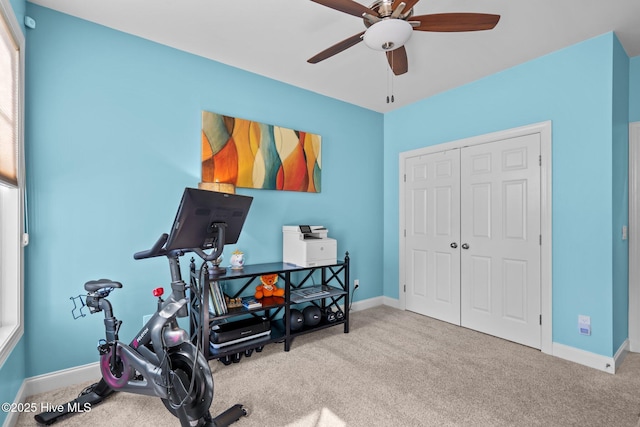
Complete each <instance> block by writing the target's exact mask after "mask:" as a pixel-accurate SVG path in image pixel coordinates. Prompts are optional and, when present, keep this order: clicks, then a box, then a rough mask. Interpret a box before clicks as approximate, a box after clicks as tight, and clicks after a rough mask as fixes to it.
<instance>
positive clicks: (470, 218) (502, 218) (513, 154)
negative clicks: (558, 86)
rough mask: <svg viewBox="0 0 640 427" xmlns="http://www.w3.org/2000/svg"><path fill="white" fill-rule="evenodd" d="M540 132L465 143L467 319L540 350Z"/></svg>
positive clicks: (464, 311)
mask: <svg viewBox="0 0 640 427" xmlns="http://www.w3.org/2000/svg"><path fill="white" fill-rule="evenodd" d="M539 157H540V135H539V134H532V135H526V136H520V137H517V138H510V139H506V140H503V141H496V142H491V143H487V144H479V145H474V146H470V147H465V148H463V149H462V150H461V166H460V173H461V176H460V188H461V193H460V196H461V202H460V212H461V214H460V219H461V221H460V229H461V231H460V232H461V246H460V247H461V250H460V257H461V258H460V263H461V266H462V267H461V291H460V292H461V325H462V326H465V327H468V328H471V329H474V330H477V331H481V332H484V333H488V334H491V335H494V336H497V337H501V338H505V339H508V340H510V341H514V342H518V343H521V344H524V345H527V346H531V347H535V348H540V322H539V316H540V250H541V246H540V164H539Z"/></svg>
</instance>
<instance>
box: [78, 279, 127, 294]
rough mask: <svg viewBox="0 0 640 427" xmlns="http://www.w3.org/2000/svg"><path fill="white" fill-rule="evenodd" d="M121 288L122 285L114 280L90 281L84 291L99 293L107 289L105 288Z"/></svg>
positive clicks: (85, 285)
mask: <svg viewBox="0 0 640 427" xmlns="http://www.w3.org/2000/svg"><path fill="white" fill-rule="evenodd" d="M121 287H122V283H120V282H114V281H113V280H109V279H99V280H90V281H88V282H87V283H85V284H84V289H85V291H87V292H96V291H99V290H100V289H105V288H121Z"/></svg>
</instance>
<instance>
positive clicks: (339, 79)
mask: <svg viewBox="0 0 640 427" xmlns="http://www.w3.org/2000/svg"><path fill="white" fill-rule="evenodd" d="M30 2H31V3H35V4H38V5H41V6H45V7H48V8H51V9H55V10H58V11H60V12H63V13H67V14H70V15H73V16H77V17H79V18H82V19H86V20H88V21H92V22H96V23H98V24H101V25H104V26H107V27H111V28H114V29H117V30H120V31H124V32H126V33H130V34H134V35H137V36H140V37H143V38H145V39H149V40H153V41H155V42H158V43H162V44H165V45H168V46H171V47H174V48H177V49H180V50H184V51H187V52H190V53H193V54H196V55H200V56H203V57H206V58H210V59H213V60H215V61H219V62H221V63H224V64H228V65H231V66H234V67H237V68H241V69H243V70H247V71H250V72H253V73H256V74H260V75H263V76H266V77H270V78H272V79H275V80H279V81H282V82H285V83H289V84H291V85H294V86H298V87H301V88H304V89H308V90H310V91H313V92H317V93H320V94H323V95H326V96H330V97H332V98H336V99H340V100H343V101H346V102H349V103H352V104H355V105H358V106H361V107H364V108H368V109H371V110H374V111H378V112H387V111H391V110H394V109H397V108H399V107H402V106H404V105H407V104H410V103H412V102H415V101H417V100H419V99H422V98H425V97H429V96H432V95H434V94H437V93H439V92H443V91H445V90H448V89H451V88H454V87H457V86H460V85H463V84H465V83H469V82H471V81H474V80H477V79H480V78H482V77H484V76H487V75H490V74H493V73H496V72H498V71H501V70H504V69H506V68H509V67H512V66H514V65H517V64H520V63H523V62H525V61H528V60H530V59H533V58H536V57H539V56H542V55H544V54H547V53H550V52H553V51H555V50H558V49H561V48H564V47H567V46H570V45H572V44H575V43H578V42H580V41H583V40H586V39H588V38H591V37H595V36H598V35H600V34H603V33H606V32H609V31H615V33H616V34H617V36H618V38H619V39H620V41H621V43H622V45H623V46H624V48H625V50H626V52H627V54H628V55H629V56H630V57H634V56H638V55H640V22H639V21H640V1H639V0H421V1H420V2H419V3H418V4H417V5H416V6H415V7H414V15H425V14H430V13H442V12H481V13H491V14H498V15H501V19H500V22H499V23H498V25H497V26H496V28H495V29H493V30H491V31H478V32H469V33H431V32H422V31H414V32H413V35H412V37H411V39H410V40H409V42H408V43H407V44H406V50H407V56H408V58H409V72H408V73H407V74H404V75H401V76H396V77H391V76H392V75H391V73H390V72H389V67H388V65H387V62H386V58H385V55H384V53H383V52H378V51H374V50H371V49H369V48H368V47H367V46H366V45H365V44H364V43H359V44H357V45H356V46H354V47H351V48H349V49H347V50H346V51H344V52H341V53H339V54H337V55H335V56H333V57H331V58H329V59H326V60H325V61H322V62H320V63H318V64H315V65H312V64H308V63H307V62H306V61H307V59H308V58H310V57H312V56H313V55H315V54H316V53H318V52H320V51H322V50H324V49H326V48H328V47H329V46H331V45H333V44H335V43H337V42H339V41H341V40H343V39H345V38H347V37H349V36H352V35H354V34H356V33H359V32H361V31H363V30H364V29H365V27H364V25H363V22H362V19H360V18H358V17H355V16H351V15H348V14H346V13H342V12H339V11H337V10H334V9H330V8H328V7H325V6H322V5H320V4H317V3H314V2H312V1H310V0H233V1H222V0H180V1H158V0H108V1H107V0H81V1H78V0H30ZM358 2H359V3H362V4H364V5H365V6H369V5H371V4H372V3H373V0H358ZM389 93H393V94H394V98H395V102H394V103H387V102H386V97H387V95H388V94H389Z"/></svg>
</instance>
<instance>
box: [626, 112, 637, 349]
mask: <svg viewBox="0 0 640 427" xmlns="http://www.w3.org/2000/svg"><path fill="white" fill-rule="evenodd" d="M639 179H640V122H634V123H629V350H630V351H634V352H640V283H639V281H640V268H638V263H636V262H633V260H637V259H638V255H639V254H640V233H636V230H639V229H640V221H639V219H638V215H639V214H640V200H639V199H640V198H639V197H638V192H639V191H640V183H639V182H638V180H639Z"/></svg>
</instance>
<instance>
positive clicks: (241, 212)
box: [165, 188, 253, 251]
mask: <svg viewBox="0 0 640 427" xmlns="http://www.w3.org/2000/svg"><path fill="white" fill-rule="evenodd" d="M252 201H253V197H249V196H241V195H238V194H227V193H218V192H216V191H209V190H200V189H196V188H185V189H184V193H183V194H182V200H181V201H180V207H179V208H178V213H177V214H176V218H175V220H174V221H173V226H172V227H171V232H170V233H169V239H168V240H167V244H166V246H165V248H166V250H168V251H171V250H177V249H196V248H199V249H211V248H217V247H218V245H219V243H220V242H217V241H216V240H217V236H218V230H217V229H218V225H217V224H220V223H224V224H226V231H225V238H224V240H225V241H224V242H221V243H222V245H225V244H227V243H236V242H237V241H238V237H239V236H240V231H241V230H242V226H243V225H244V220H245V219H246V217H247V213H248V212H249V207H250V206H251V202H252Z"/></svg>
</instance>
